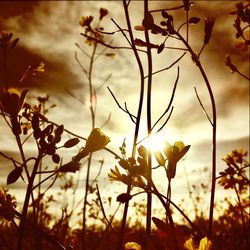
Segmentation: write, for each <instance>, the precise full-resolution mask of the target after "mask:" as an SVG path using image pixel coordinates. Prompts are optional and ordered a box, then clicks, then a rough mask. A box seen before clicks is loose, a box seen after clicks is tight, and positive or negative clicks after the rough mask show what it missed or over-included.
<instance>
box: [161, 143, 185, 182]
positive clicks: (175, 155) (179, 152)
mask: <svg viewBox="0 0 250 250" xmlns="http://www.w3.org/2000/svg"><path fill="white" fill-rule="evenodd" d="M189 148H190V145H187V146H185V145H184V143H183V142H181V141H177V142H175V143H174V145H173V146H172V145H170V144H169V143H168V142H166V147H165V149H164V153H165V155H166V157H167V159H168V166H167V177H168V178H169V179H171V178H174V177H175V172H176V164H177V162H178V161H179V160H180V159H181V158H182V157H183V156H184V155H185V154H186V153H187V151H188V150H189Z"/></svg>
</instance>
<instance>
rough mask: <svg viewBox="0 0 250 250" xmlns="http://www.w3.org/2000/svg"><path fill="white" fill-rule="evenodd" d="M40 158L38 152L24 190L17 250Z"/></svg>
mask: <svg viewBox="0 0 250 250" xmlns="http://www.w3.org/2000/svg"><path fill="white" fill-rule="evenodd" d="M41 159H42V154H41V153H39V154H38V156H37V159H36V162H35V164H34V167H33V170H32V173H31V176H30V178H29V183H28V187H27V190H26V195H25V200H24V205H23V211H22V215H21V221H20V225H19V235H18V242H17V249H18V250H22V249H23V236H24V226H25V220H26V215H27V212H28V207H29V200H30V196H31V194H32V187H33V183H34V180H35V176H36V172H37V169H38V167H39V163H40V160H41Z"/></svg>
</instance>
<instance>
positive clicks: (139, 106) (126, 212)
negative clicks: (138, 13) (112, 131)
mask: <svg viewBox="0 0 250 250" xmlns="http://www.w3.org/2000/svg"><path fill="white" fill-rule="evenodd" d="M122 2H123V8H124V12H125V17H126V23H127V26H128V32H129V36H130V41H131V48H132V50H133V52H134V55H135V58H136V61H137V65H138V67H139V72H140V97H139V104H138V110H137V116H136V124H135V132H134V141H133V148H132V157H133V158H134V157H135V153H136V143H137V139H138V134H139V128H140V121H141V113H142V105H143V96H144V71H143V65H142V62H141V59H140V57H139V54H138V50H137V49H136V47H135V44H134V36H133V32H132V27H131V21H130V17H129V12H128V5H127V3H126V0H123V1H122ZM130 190H131V185H128V187H127V193H130ZM128 207H129V202H126V203H125V206H124V210H123V217H122V225H121V230H120V235H119V241H118V244H117V250H121V249H122V248H123V241H124V233H125V227H126V220H127V214H128Z"/></svg>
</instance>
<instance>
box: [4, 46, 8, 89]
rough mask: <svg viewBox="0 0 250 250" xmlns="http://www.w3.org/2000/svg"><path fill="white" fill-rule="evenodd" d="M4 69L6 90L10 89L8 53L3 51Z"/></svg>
mask: <svg viewBox="0 0 250 250" xmlns="http://www.w3.org/2000/svg"><path fill="white" fill-rule="evenodd" d="M3 69H4V80H5V87H6V90H8V88H9V78H8V68H7V51H6V49H3Z"/></svg>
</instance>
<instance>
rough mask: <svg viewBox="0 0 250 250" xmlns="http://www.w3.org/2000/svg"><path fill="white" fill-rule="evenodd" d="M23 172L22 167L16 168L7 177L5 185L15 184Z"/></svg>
mask: <svg viewBox="0 0 250 250" xmlns="http://www.w3.org/2000/svg"><path fill="white" fill-rule="evenodd" d="M22 172H23V168H22V167H17V168H15V169H14V170H12V171H11V172H10V173H9V175H8V177H7V185H9V184H12V183H15V182H16V181H17V180H18V178H19V177H20V176H21V174H22Z"/></svg>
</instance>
